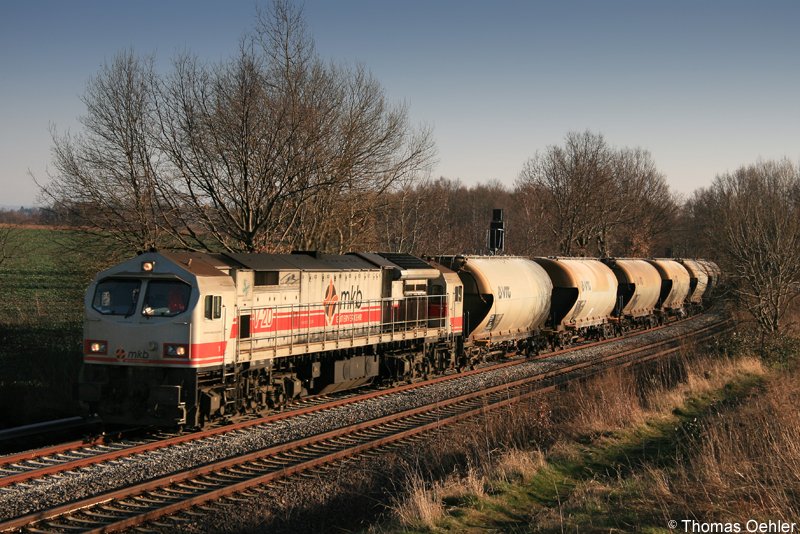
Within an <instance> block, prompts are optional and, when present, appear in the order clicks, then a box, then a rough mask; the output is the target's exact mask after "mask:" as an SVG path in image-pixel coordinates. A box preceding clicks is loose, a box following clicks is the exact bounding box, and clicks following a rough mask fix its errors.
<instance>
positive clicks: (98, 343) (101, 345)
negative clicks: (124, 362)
mask: <svg viewBox="0 0 800 534" xmlns="http://www.w3.org/2000/svg"><path fill="white" fill-rule="evenodd" d="M83 348H84V352H85V353H86V354H107V353H108V343H107V342H106V341H103V340H97V339H87V340H86V341H85V342H84V346H83Z"/></svg>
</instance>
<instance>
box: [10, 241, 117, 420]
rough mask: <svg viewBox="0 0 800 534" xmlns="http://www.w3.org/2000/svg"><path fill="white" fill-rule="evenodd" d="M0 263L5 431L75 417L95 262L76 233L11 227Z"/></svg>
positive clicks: (89, 244)
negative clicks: (86, 299)
mask: <svg viewBox="0 0 800 534" xmlns="http://www.w3.org/2000/svg"><path fill="white" fill-rule="evenodd" d="M8 248H9V249H10V252H11V255H10V257H9V258H8V259H7V260H6V261H4V262H3V263H2V265H0V291H1V292H2V295H3V297H2V298H0V362H2V372H0V428H3V427H8V426H16V425H20V424H25V423H30V422H35V421H43V420H50V419H55V418H59V417H66V416H69V415H74V414H76V413H78V412H79V406H78V404H77V402H76V401H75V399H74V389H75V384H76V379H77V376H78V370H79V368H80V360H81V339H82V334H81V328H82V327H81V322H82V318H83V293H84V291H85V289H86V286H87V285H88V283H89V281H90V280H91V277H92V275H93V273H94V272H96V271H97V269H98V268H100V267H101V266H102V264H103V261H102V258H101V260H100V261H98V254H92V253H91V252H90V251H91V250H94V249H95V247H94V246H93V243H92V241H90V240H89V239H88V238H87V237H85V236H84V235H82V234H81V233H79V232H75V231H69V230H53V229H30V228H18V229H14V230H13V232H12V235H11V243H10V246H9V247H8Z"/></svg>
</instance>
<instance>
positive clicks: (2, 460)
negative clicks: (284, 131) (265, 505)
mask: <svg viewBox="0 0 800 534" xmlns="http://www.w3.org/2000/svg"><path fill="white" fill-rule="evenodd" d="M690 319H691V318H690ZM690 319H683V320H681V321H676V322H674V323H670V324H669V325H665V326H660V327H656V328H652V329H649V330H643V331H638V332H633V333H631V334H629V335H628V336H626V337H625V338H612V339H607V340H603V341H596V342H591V343H585V344H581V345H576V346H572V347H568V348H565V349H561V350H557V351H554V352H548V353H544V354H541V355H539V356H536V357H534V358H527V359H526V358H521V357H519V358H514V359H511V360H509V361H506V362H503V363H496V364H492V365H487V366H485V367H480V368H477V369H473V370H470V371H465V372H461V373H452V374H448V375H445V376H440V377H436V378H433V379H429V380H424V381H420V382H414V383H411V384H405V385H401V386H397V387H394V388H391V389H376V390H373V391H370V392H367V393H361V394H356V393H352V392H350V393H347V394H344V395H337V396H336V397H335V398H333V399H331V397H330V396H325V395H323V396H319V397H310V398H307V399H303V400H302V401H300V402H298V403H296V404H294V405H292V406H291V407H289V408H288V409H287V410H286V411H284V412H280V413H276V414H271V415H268V416H265V417H258V418H254V419H253V418H251V419H247V420H244V421H240V422H237V423H233V424H227V425H224V426H218V427H214V428H210V429H207V430H205V431H202V432H190V433H179V434H167V433H163V432H157V433H150V434H146V435H144V436H143V437H141V438H140V439H115V438H113V437H112V438H111V439H109V437H108V436H96V437H93V438H91V439H89V440H83V441H72V442H67V443H62V444H58V445H53V446H49V447H44V448H41V449H36V450H29V451H23V452H20V453H16V454H11V455H8V456H4V457H0V488H3V487H7V486H10V485H12V484H17V483H20V482H25V481H29V480H35V479H40V478H43V477H46V476H49V475H57V474H58V473H62V472H66V471H71V470H75V469H80V468H83V467H86V466H90V465H94V464H99V463H102V462H109V461H113V460H119V459H123V458H126V457H129V456H133V455H136V454H142V453H147V452H150V451H154V450H157V449H160V448H164V447H170V446H174V445H179V444H183V443H189V442H192V441H197V440H200V439H203V438H207V437H213V436H217V435H221V434H226V433H231V432H236V431H240V430H244V429H247V428H250V427H256V426H261V425H267V424H270V423H274V422H276V421H281V420H284V419H287V418H290V417H298V416H304V415H307V414H312V413H315V412H318V411H322V410H328V409H331V408H336V407H338V406H344V405H347V404H354V403H356V402H363V401H367V400H370V399H374V398H377V397H381V396H385V395H391V394H396V393H401V392H409V391H413V390H417V389H422V388H425V387H428V386H431V385H434V384H438V383H442V382H446V381H449V380H455V379H459V378H463V377H467V376H471V375H476V374H480V373H485V372H489V371H496V370H499V369H503V368H507V367H512V366H516V365H521V364H523V363H525V362H528V361H531V360H536V359H543V358H552V357H554V356H558V355H563V354H568V353H571V352H575V351H578V350H583V349H586V348H590V347H597V346H602V345H605V344H610V343H613V342H615V341H620V339H634V338H636V337H637V336H640V335H644V334H647V333H649V332H654V331H657V330H660V329H663V328H666V327H667V326H673V325H676V324H680V323H682V322H684V321H688V320H690Z"/></svg>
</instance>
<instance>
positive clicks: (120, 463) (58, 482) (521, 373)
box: [0, 313, 720, 519]
mask: <svg viewBox="0 0 800 534" xmlns="http://www.w3.org/2000/svg"><path fill="white" fill-rule="evenodd" d="M719 320H720V316H719V315H717V314H714V313H707V314H704V315H702V316H699V317H696V318H694V319H692V320H690V321H686V322H684V323H681V324H678V325H672V326H669V327H667V328H664V329H661V330H657V331H654V332H648V333H646V334H642V335H638V336H635V337H633V338H625V339H620V340H617V341H614V342H612V343H610V344H605V345H602V346H599V347H586V348H584V349H580V350H576V351H573V352H570V353H568V354H564V355H559V356H554V357H552V358H548V359H545V360H534V361H530V362H525V363H523V364H520V365H517V366H512V367H508V368H505V369H499V370H495V371H489V372H486V373H481V374H478V375H474V376H467V377H462V378H457V379H454V380H449V381H445V382H442V383H439V384H434V385H431V386H426V387H423V388H420V389H415V390H413V391H407V392H402V393H395V394H388V395H386V396H384V397H380V398H377V399H371V400H368V401H363V402H357V403H355V404H352V405H348V406H340V407H337V408H332V409H330V410H323V411H321V412H317V413H313V414H307V415H303V416H298V417H292V418H289V419H285V420H282V421H276V422H272V423H269V424H268V425H264V426H257V427H251V428H247V429H243V430H238V431H233V432H230V433H226V434H223V435H219V436H213V437H210V438H205V439H202V440H199V441H193V442H190V443H184V444H180V445H175V446H171V447H168V448H165V449H159V450H156V451H151V452H147V453H141V454H137V455H135V456H132V457H128V458H122V459H119V460H116V461H114V462H109V463H103V464H98V465H93V466H88V467H85V468H81V469H78V470H75V471H71V472H67V473H62V474H59V475H58V476H57V477H47V478H45V479H42V480H35V481H30V482H25V483H20V484H15V485H13V486H10V487H5V488H0V519H10V518H13V517H17V516H20V515H24V514H28V513H32V512H36V511H40V510H43V509H45V508H47V507H51V506H54V505H57V504H60V503H63V502H68V501H73V500H77V499H81V498H85V497H89V496H92V495H96V494H99V493H103V492H107V491H111V490H113V489H117V488H120V487H123V486H128V485H131V484H136V483H139V482H142V481H145V480H149V479H152V478H156V477H159V476H164V475H167V474H170V473H175V472H177V471H182V470H186V469H190V468H192V467H197V466H200V465H203V464H207V463H209V462H213V461H217V460H221V459H224V458H229V457H232V456H240V455H244V454H247V453H250V452H253V451H256V450H259V449H263V448H266V447H270V446H273V445H277V444H280V443H285V442H287V441H293V440H296V439H300V438H303V437H307V436H311V435H314V434H319V433H321V432H326V431H329V430H333V429H336V428H340V427H343V426H349V425H352V424H355V423H359V422H362V421H366V420H369V419H374V418H377V417H381V416H384V415H389V414H393V413H397V412H399V411H403V410H408V409H411V408H415V407H418V406H422V405H425V404H429V403H431V402H434V401H438V400H443V399H448V398H451V397H454V396H458V395H462V394H465V393H470V392H473V391H477V390H480V389H485V388H488V387H491V386H495V385H498V384H502V383H506V382H511V381H514V380H519V379H521V378H525V377H527V376H531V375H534V374H537V373H541V372H543V371H547V370H550V369H553V368H556V367H559V366H562V365H564V364H571V363H577V362H580V361H583V360H587V359H592V358H594V357H597V356H599V355H601V354H604V353H607V352H608V351H609V350H610V349H613V350H619V349H623V350H624V349H625V348H635V347H638V346H640V345H642V344H645V343H648V342H654V341H659V340H663V339H667V338H670V337H673V336H674V335H676V334H677V333H678V332H686V331H691V330H696V329H698V328H700V327H702V326H705V325H708V324H710V323H713V322H716V321H719Z"/></svg>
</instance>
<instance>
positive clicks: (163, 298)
mask: <svg viewBox="0 0 800 534" xmlns="http://www.w3.org/2000/svg"><path fill="white" fill-rule="evenodd" d="M191 293H192V287H191V286H190V285H189V284H187V283H186V282H181V281H178V280H150V282H148V283H147V289H146V290H145V295H144V303H143V305H142V315H145V316H147V317H153V316H157V317H174V316H175V315H179V314H181V313H183V312H185V311H186V310H187V308H188V307H189V296H190V295H191Z"/></svg>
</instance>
